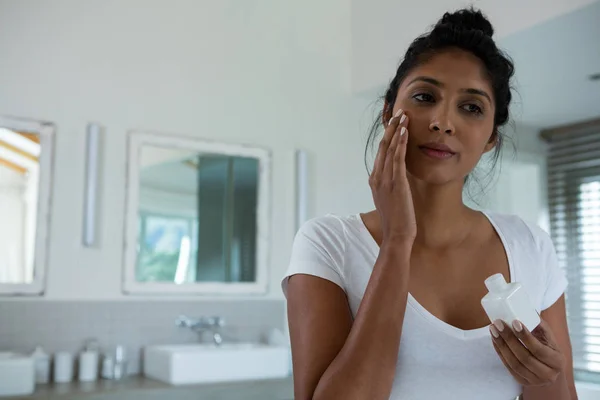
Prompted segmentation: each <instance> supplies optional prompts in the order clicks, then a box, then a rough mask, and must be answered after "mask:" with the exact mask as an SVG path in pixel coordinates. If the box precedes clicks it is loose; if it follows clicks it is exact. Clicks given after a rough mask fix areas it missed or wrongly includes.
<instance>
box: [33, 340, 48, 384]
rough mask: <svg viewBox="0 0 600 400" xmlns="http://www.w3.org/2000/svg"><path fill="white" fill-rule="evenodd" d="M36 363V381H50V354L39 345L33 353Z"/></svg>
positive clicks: (40, 382)
mask: <svg viewBox="0 0 600 400" xmlns="http://www.w3.org/2000/svg"><path fill="white" fill-rule="evenodd" d="M31 357H32V358H33V363H34V365H35V383H39V384H46V383H50V356H49V355H48V354H46V353H45V352H44V349H42V347H41V346H37V347H36V348H35V350H34V351H33V353H31Z"/></svg>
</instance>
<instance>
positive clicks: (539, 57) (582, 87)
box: [499, 1, 600, 128]
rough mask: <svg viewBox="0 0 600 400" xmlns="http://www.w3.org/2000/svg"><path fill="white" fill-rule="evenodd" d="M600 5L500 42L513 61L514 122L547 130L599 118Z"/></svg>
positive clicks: (598, 2)
mask: <svg viewBox="0 0 600 400" xmlns="http://www.w3.org/2000/svg"><path fill="white" fill-rule="evenodd" d="M599 21H600V1H596V2H594V3H593V4H591V5H588V6H585V7H584V8H581V9H579V10H576V11H574V12H570V13H568V14H565V15H562V16H560V17H557V18H554V19H551V20H548V21H546V22H543V23H541V24H538V25H536V26H534V27H531V28H528V29H526V30H523V31H520V32H518V33H515V34H512V35H509V36H507V37H505V38H503V39H501V40H499V45H500V46H501V47H503V48H504V49H505V50H506V51H507V52H508V53H509V54H510V56H511V57H512V58H513V59H514V61H515V70H516V85H515V88H516V90H517V95H516V98H515V103H514V106H513V119H514V120H515V121H516V122H518V123H523V124H524V125H527V126H530V127H534V128H547V127H554V126H560V125H565V124H570V123H574V122H580V121H584V120H589V119H594V118H600V81H594V82H592V81H590V80H589V76H590V75H593V74H597V73H599V72H600V44H598V40H599V39H600V23H599Z"/></svg>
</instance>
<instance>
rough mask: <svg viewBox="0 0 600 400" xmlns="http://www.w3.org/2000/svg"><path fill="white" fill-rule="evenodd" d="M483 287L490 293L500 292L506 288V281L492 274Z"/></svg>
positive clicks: (502, 277)
mask: <svg viewBox="0 0 600 400" xmlns="http://www.w3.org/2000/svg"><path fill="white" fill-rule="evenodd" d="M485 286H486V287H487V288H488V290H489V291H490V292H501V291H502V290H504V288H505V287H506V280H505V279H504V275H502V274H494V275H492V276H490V277H489V278H487V279H486V280H485Z"/></svg>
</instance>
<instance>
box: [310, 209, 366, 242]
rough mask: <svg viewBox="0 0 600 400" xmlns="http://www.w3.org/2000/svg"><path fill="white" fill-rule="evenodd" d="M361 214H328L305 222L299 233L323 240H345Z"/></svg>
mask: <svg viewBox="0 0 600 400" xmlns="http://www.w3.org/2000/svg"><path fill="white" fill-rule="evenodd" d="M358 218H359V216H358V215H357V214H353V215H346V216H340V215H336V214H326V215H322V216H319V217H315V218H311V219H309V220H308V221H306V222H304V223H303V224H302V226H301V227H300V229H299V230H298V234H299V235H302V236H305V237H308V238H312V239H320V240H323V241H326V242H328V241H336V242H339V241H344V240H345V237H346V235H347V234H348V231H350V230H352V229H353V228H354V227H355V225H356V222H357V219H358Z"/></svg>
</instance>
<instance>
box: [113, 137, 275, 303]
mask: <svg viewBox="0 0 600 400" xmlns="http://www.w3.org/2000/svg"><path fill="white" fill-rule="evenodd" d="M129 145H130V152H129V170H128V176H129V181H128V182H129V185H128V188H127V196H128V200H127V226H126V235H127V238H126V246H125V253H126V263H125V282H124V287H125V291H126V292H127V293H148V292H152V293H182V292H186V293H199V294H224V293H264V292H265V291H266V277H267V271H266V268H267V259H266V255H267V251H268V249H267V247H266V246H267V243H268V235H267V228H268V220H267V215H268V210H269V207H268V193H269V188H268V184H269V179H268V175H267V174H268V171H269V168H268V165H269V153H268V151H266V150H264V149H260V148H255V147H247V146H236V145H228V144H219V143H214V142H205V141H201V140H196V139H192V138H181V137H173V136H168V135H153V134H147V133H141V132H133V133H131V134H130V140H129ZM127 243H132V244H135V245H134V246H127Z"/></svg>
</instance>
